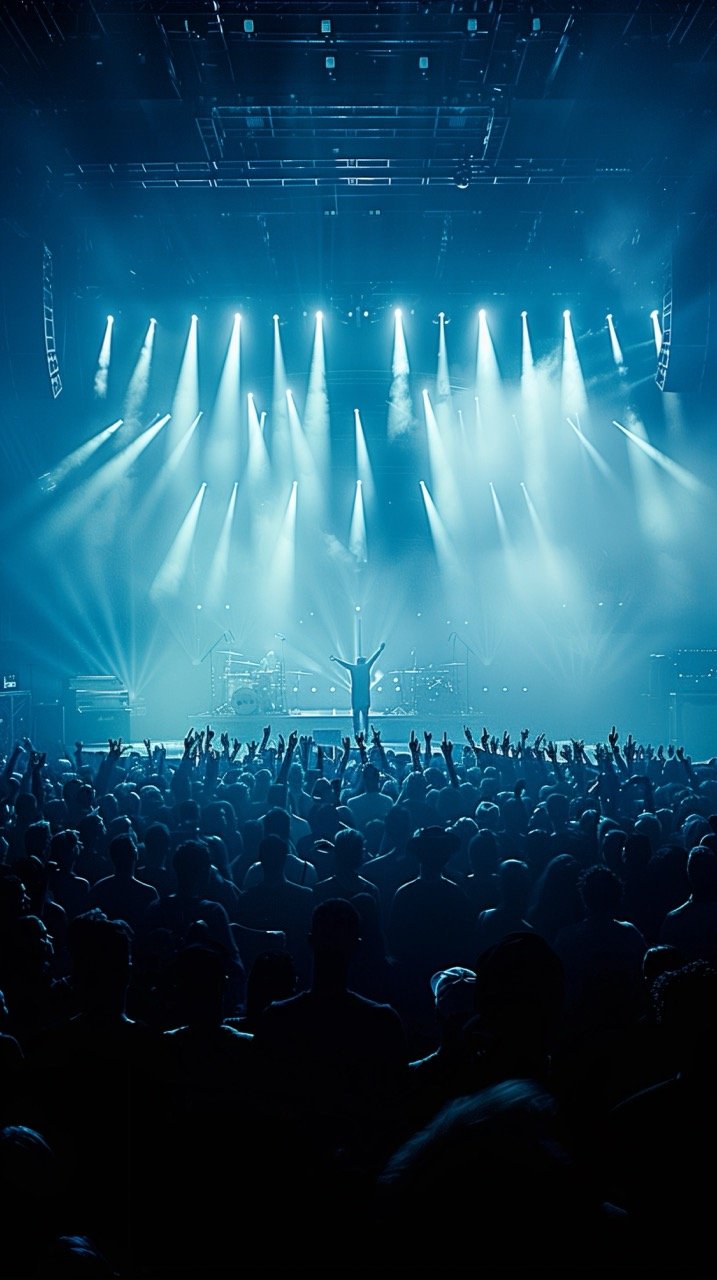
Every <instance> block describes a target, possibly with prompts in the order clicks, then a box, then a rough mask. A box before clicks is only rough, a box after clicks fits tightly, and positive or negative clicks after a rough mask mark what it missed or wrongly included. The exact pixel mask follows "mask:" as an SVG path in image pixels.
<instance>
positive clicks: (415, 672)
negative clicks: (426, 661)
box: [403, 667, 425, 676]
mask: <svg viewBox="0 0 717 1280" xmlns="http://www.w3.org/2000/svg"><path fill="white" fill-rule="evenodd" d="M424 670H425V667H406V668H405V670H404V672H403V674H404V676H420V674H421V672H422V671H424Z"/></svg>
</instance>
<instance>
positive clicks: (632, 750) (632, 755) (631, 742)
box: [625, 733, 637, 764]
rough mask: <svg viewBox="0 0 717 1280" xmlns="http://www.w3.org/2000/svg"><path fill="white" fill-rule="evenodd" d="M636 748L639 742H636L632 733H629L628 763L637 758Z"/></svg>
mask: <svg viewBox="0 0 717 1280" xmlns="http://www.w3.org/2000/svg"><path fill="white" fill-rule="evenodd" d="M636 750H637V743H636V742H635V739H634V738H633V736H632V734H631V733H628V735H627V738H626V739H625V759H626V760H627V763H628V764H632V761H633V760H634V759H635V751H636Z"/></svg>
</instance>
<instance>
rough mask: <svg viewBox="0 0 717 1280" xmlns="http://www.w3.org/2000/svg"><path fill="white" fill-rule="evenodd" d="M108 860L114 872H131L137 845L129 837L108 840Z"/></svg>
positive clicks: (135, 858)
mask: <svg viewBox="0 0 717 1280" xmlns="http://www.w3.org/2000/svg"><path fill="white" fill-rule="evenodd" d="M109 853H110V859H111V861H112V865H113V867H114V869H115V871H116V872H118V873H120V874H121V873H122V872H127V871H131V870H132V868H133V867H134V865H135V863H136V861H137V845H136V844H135V842H134V840H133V839H132V837H131V836H130V835H126V836H115V838H114V840H110V849H109Z"/></svg>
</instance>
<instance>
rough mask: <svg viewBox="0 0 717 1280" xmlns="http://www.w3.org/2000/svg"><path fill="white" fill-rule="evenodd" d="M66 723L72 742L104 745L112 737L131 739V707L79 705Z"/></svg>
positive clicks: (126, 740) (123, 739) (124, 739)
mask: <svg viewBox="0 0 717 1280" xmlns="http://www.w3.org/2000/svg"><path fill="white" fill-rule="evenodd" d="M66 723H67V738H68V741H69V740H71V741H72V743H74V742H76V741H78V740H79V741H80V742H83V743H85V744H86V745H87V744H89V743H91V742H100V743H102V744H103V745H104V744H105V743H106V742H107V741H108V740H109V739H110V738H121V739H122V741H123V742H129V740H130V714H129V707H125V708H122V707H102V706H100V707H90V706H82V707H77V709H76V710H75V712H74V713H73V714H71V715H70V716H69V718H67V720H66Z"/></svg>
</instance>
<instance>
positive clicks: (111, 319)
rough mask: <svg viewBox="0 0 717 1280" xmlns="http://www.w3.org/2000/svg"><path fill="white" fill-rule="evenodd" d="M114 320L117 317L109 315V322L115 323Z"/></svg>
mask: <svg viewBox="0 0 717 1280" xmlns="http://www.w3.org/2000/svg"><path fill="white" fill-rule="evenodd" d="M114 322H115V318H114V316H108V317H107V323H108V324H114Z"/></svg>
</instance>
